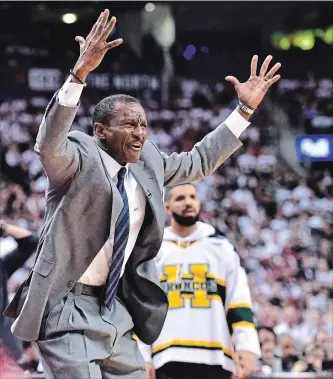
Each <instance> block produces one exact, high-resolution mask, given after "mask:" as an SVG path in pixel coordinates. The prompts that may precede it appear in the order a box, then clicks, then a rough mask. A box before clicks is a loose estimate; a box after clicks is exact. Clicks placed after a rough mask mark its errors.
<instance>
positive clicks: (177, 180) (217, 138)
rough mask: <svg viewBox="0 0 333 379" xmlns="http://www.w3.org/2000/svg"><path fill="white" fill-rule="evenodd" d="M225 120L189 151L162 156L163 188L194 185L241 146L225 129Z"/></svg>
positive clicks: (228, 129)
mask: <svg viewBox="0 0 333 379" xmlns="http://www.w3.org/2000/svg"><path fill="white" fill-rule="evenodd" d="M229 118H230V116H229ZM229 118H228V119H229ZM228 119H227V120H226V121H225V122H224V123H222V124H221V125H219V126H218V127H217V128H216V129H215V130H214V131H212V132H211V133H209V134H208V135H206V136H205V137H204V138H203V139H202V140H201V141H200V142H198V143H197V144H196V145H195V146H194V147H193V149H192V150H191V151H189V152H183V153H180V154H178V153H173V154H171V155H167V154H165V153H161V154H162V158H163V162H164V185H165V186H173V185H177V184H182V183H187V182H194V181H197V180H201V179H203V178H204V177H206V176H209V175H211V174H212V173H213V172H214V171H215V170H216V169H217V168H218V167H219V166H221V164H222V163H223V162H224V161H225V160H226V159H227V158H229V156H230V155H231V154H233V153H234V152H235V151H236V150H237V149H239V148H240V146H242V143H241V141H240V140H239V139H238V138H237V137H236V136H235V134H234V133H233V132H232V131H231V130H230V128H229V127H228V126H227V122H228Z"/></svg>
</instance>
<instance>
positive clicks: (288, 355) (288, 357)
mask: <svg viewBox="0 0 333 379" xmlns="http://www.w3.org/2000/svg"><path fill="white" fill-rule="evenodd" d="M279 340H280V341H279V346H280V349H281V363H282V371H283V372H291V370H292V368H293V366H294V364H295V363H296V362H297V360H298V357H297V355H296V349H295V340H294V339H293V338H292V337H290V336H288V335H282V336H280V338H279Z"/></svg>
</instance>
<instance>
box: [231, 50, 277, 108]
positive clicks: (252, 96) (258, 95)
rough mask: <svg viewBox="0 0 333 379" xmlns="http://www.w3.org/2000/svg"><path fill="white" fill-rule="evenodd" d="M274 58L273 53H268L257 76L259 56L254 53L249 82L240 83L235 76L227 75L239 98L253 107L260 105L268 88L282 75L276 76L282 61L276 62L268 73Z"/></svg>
mask: <svg viewBox="0 0 333 379" xmlns="http://www.w3.org/2000/svg"><path fill="white" fill-rule="evenodd" d="M272 58H273V57H272V56H271V55H268V57H267V58H266V59H265V61H264V63H263V64H262V66H261V69H260V74H259V76H257V65H258V56H257V55H254V56H253V58H252V62H251V73H250V78H249V80H248V81H247V82H244V83H240V82H239V81H238V79H237V78H235V77H234V76H227V77H226V78H225V79H226V80H227V81H228V82H230V83H231V84H233V86H234V87H235V90H236V92H237V95H238V98H239V100H240V101H241V102H242V103H244V104H245V105H247V106H248V107H250V108H252V109H256V108H257V107H258V105H259V104H260V103H261V102H262V99H263V98H264V97H265V95H266V92H267V90H268V88H269V87H270V86H271V85H272V84H273V83H275V82H277V81H278V80H279V79H280V77H281V76H280V75H275V76H274V74H275V73H276V71H277V70H278V69H279V68H280V67H281V64H280V63H276V64H275V65H274V66H273V67H272V68H271V69H270V70H269V72H268V73H267V74H266V72H267V70H268V66H269V64H270V62H271V60H272Z"/></svg>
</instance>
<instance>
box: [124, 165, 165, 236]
mask: <svg viewBox="0 0 333 379" xmlns="http://www.w3.org/2000/svg"><path fill="white" fill-rule="evenodd" d="M129 169H130V171H131V172H132V174H133V175H134V177H135V179H136V180H137V182H138V184H139V185H140V186H141V188H142V189H143V192H144V194H145V195H146V198H147V200H148V202H149V204H150V206H151V209H152V211H153V213H154V216H155V219H156V221H157V225H158V227H159V228H161V229H163V228H164V218H163V217H161V215H163V212H164V209H163V201H162V195H161V192H160V189H159V187H158V183H157V179H156V176H155V174H154V172H152V171H150V170H148V168H147V167H146V166H145V164H144V162H143V161H137V162H136V163H130V165H129ZM161 212H162V213H161Z"/></svg>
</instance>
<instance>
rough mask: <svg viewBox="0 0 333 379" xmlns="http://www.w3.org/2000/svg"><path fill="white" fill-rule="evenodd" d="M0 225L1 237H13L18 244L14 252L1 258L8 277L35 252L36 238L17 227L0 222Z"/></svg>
mask: <svg viewBox="0 0 333 379" xmlns="http://www.w3.org/2000/svg"><path fill="white" fill-rule="evenodd" d="M0 223H1V225H2V230H3V232H2V233H3V235H6V236H8V237H13V238H14V239H15V240H16V242H17V244H18V246H17V248H16V249H15V250H14V251H12V252H11V253H8V254H7V255H5V256H4V257H3V258H2V264H3V267H4V269H5V271H6V272H7V275H8V277H10V276H11V275H12V274H13V273H14V272H15V271H16V270H18V269H19V268H20V267H22V266H23V265H24V263H25V262H26V261H27V260H28V259H29V257H30V256H31V254H32V253H33V252H34V251H35V250H36V248H37V245H38V238H37V236H35V235H34V234H32V233H31V232H30V231H28V230H26V229H24V228H21V227H19V226H16V225H12V224H6V223H4V222H3V221H0Z"/></svg>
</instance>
